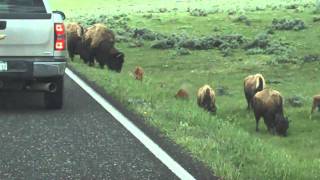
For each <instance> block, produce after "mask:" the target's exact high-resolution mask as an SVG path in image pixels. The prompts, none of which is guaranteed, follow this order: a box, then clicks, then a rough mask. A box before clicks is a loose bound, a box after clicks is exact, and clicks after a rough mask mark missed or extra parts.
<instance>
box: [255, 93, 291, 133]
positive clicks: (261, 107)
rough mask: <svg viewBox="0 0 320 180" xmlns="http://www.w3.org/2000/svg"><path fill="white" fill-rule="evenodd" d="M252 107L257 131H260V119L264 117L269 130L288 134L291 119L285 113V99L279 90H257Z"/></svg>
mask: <svg viewBox="0 0 320 180" xmlns="http://www.w3.org/2000/svg"><path fill="white" fill-rule="evenodd" d="M252 107H253V111H254V115H255V119H256V131H259V127H258V126H259V120H260V118H261V117H263V119H264V123H265V124H266V126H267V128H268V131H269V132H271V133H273V134H274V133H275V132H276V133H277V134H279V135H283V136H286V135H287V129H288V128H289V121H288V119H287V118H285V117H284V115H283V99H282V96H281V94H280V93H279V92H278V91H275V90H272V89H264V90H262V91H260V92H257V93H256V94H255V96H254V97H253V100H252Z"/></svg>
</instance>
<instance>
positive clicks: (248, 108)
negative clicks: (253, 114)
mask: <svg viewBox="0 0 320 180" xmlns="http://www.w3.org/2000/svg"><path fill="white" fill-rule="evenodd" d="M244 94H245V96H246V100H247V104H248V107H247V110H250V109H251V107H252V96H251V95H250V94H249V93H247V92H244Z"/></svg>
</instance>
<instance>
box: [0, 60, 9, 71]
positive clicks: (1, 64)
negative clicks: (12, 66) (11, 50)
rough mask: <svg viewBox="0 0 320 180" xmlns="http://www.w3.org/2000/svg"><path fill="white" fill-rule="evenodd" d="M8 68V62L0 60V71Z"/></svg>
mask: <svg viewBox="0 0 320 180" xmlns="http://www.w3.org/2000/svg"><path fill="white" fill-rule="evenodd" d="M7 70H8V63H7V62H4V61H0V71H7Z"/></svg>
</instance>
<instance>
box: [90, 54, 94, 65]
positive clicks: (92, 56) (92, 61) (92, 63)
mask: <svg viewBox="0 0 320 180" xmlns="http://www.w3.org/2000/svg"><path fill="white" fill-rule="evenodd" d="M89 66H94V55H91V54H90V56H89Z"/></svg>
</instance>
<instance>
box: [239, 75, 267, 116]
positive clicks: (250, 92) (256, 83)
mask: <svg viewBox="0 0 320 180" xmlns="http://www.w3.org/2000/svg"><path fill="white" fill-rule="evenodd" d="M264 88H265V80H264V77H263V76H262V75H261V74H255V75H249V76H247V77H246V78H245V79H244V95H245V97H246V100H247V103H248V110H249V109H250V108H251V107H252V98H253V96H254V95H255V94H256V93H257V92H259V91H262V90H263V89H264Z"/></svg>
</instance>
